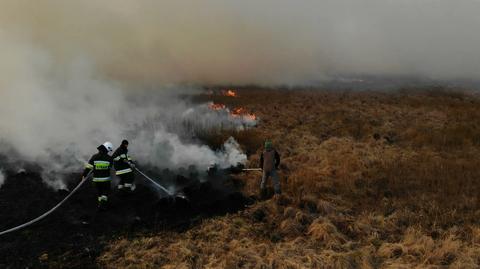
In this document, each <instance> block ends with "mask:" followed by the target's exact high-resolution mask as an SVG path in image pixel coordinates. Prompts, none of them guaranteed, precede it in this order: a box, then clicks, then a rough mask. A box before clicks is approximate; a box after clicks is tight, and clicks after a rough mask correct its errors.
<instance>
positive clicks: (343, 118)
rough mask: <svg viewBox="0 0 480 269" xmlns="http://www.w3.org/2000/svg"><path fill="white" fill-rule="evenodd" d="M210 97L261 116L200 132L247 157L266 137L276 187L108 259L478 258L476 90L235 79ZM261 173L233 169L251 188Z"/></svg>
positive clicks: (430, 261) (169, 263)
mask: <svg viewBox="0 0 480 269" xmlns="http://www.w3.org/2000/svg"><path fill="white" fill-rule="evenodd" d="M211 98H213V99H214V100H213V101H214V102H216V103H222V104H225V105H226V106H228V107H245V108H246V109H247V111H251V113H255V115H257V116H258V117H260V118H261V119H262V120H261V122H260V124H259V125H258V126H257V127H255V128H253V129H249V130H247V131H243V132H242V131H222V132H215V133H213V132H212V133H206V134H203V136H202V135H200V136H201V139H202V140H203V141H207V142H208V143H209V144H210V145H212V146H215V145H216V144H219V143H221V142H223V141H224V139H225V137H227V136H230V135H233V136H234V137H235V138H236V139H237V141H239V143H240V144H241V145H242V147H244V149H246V150H247V151H248V152H249V153H250V154H249V164H250V166H252V167H253V166H256V165H257V163H258V153H260V147H261V144H262V141H263V139H265V138H270V139H272V140H273V142H274V144H275V145H276V147H277V149H278V151H279V152H280V153H281V154H282V165H281V178H282V185H283V193H284V194H283V195H281V196H279V197H275V198H274V199H271V200H266V201H258V202H257V203H256V204H254V205H253V206H252V207H250V208H248V209H246V210H244V211H242V212H240V213H235V214H230V215H227V216H223V217H216V218H214V219H209V220H205V221H203V222H202V223H201V224H200V225H198V226H197V227H194V228H192V229H190V230H189V231H187V232H184V233H172V232H167V231H166V232H161V233H159V234H157V235H154V236H148V237H141V238H135V239H127V238H123V239H119V240H116V241H114V242H112V243H111V244H110V247H109V248H107V250H106V251H105V252H104V253H103V254H102V255H101V257H100V258H99V262H100V263H101V264H103V265H104V266H105V267H107V268H412V267H417V268H444V267H451V268H478V267H480V258H479V257H480V223H479V222H478V220H479V219H480V209H479V203H480V201H479V198H480V196H479V193H480V182H479V181H478V179H479V178H480V170H479V169H478V167H479V166H480V157H479V156H480V150H479V148H478V146H479V145H480V110H479V109H478V108H479V107H480V99H478V97H476V96H474V95H473V94H469V93H465V92H461V91H450V90H445V89H435V91H432V90H430V89H415V90H401V91H396V92H391V93H384V92H338V91H337V92H330V91H316V90H304V91H300V90H298V91H274V90H266V89H255V90H250V89H241V90H238V92H236V98H232V97H230V96H225V95H215V96H211ZM219 141H220V142H219ZM259 179H260V174H258V173H256V172H252V173H249V174H242V175H239V176H238V180H241V181H242V182H243V191H244V193H245V194H247V195H256V194H257V192H258V185H259Z"/></svg>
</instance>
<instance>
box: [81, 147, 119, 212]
mask: <svg viewBox="0 0 480 269" xmlns="http://www.w3.org/2000/svg"><path fill="white" fill-rule="evenodd" d="M97 149H98V153H97V154H95V155H93V156H92V157H91V158H90V160H89V161H88V163H87V164H85V170H84V171H83V177H86V176H87V175H88V174H89V173H90V171H92V170H93V180H92V181H93V184H94V185H95V187H96V188H97V191H98V206H99V207H100V208H105V206H106V204H107V203H108V194H109V192H110V182H111V178H110V169H111V168H112V163H113V161H112V157H111V156H110V155H108V153H109V152H112V151H113V145H112V143H110V142H105V143H103V144H102V145H100V146H99V147H98V148H97Z"/></svg>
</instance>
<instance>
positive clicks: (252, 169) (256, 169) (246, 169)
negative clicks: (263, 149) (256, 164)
mask: <svg viewBox="0 0 480 269" xmlns="http://www.w3.org/2000/svg"><path fill="white" fill-rule="evenodd" d="M242 171H263V169H262V168H244V169H242Z"/></svg>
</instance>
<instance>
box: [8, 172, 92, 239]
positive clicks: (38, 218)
mask: <svg viewBox="0 0 480 269" xmlns="http://www.w3.org/2000/svg"><path fill="white" fill-rule="evenodd" d="M91 173H92V171H90V173H88V175H87V176H86V177H84V178H83V179H82V181H80V183H78V185H77V186H76V187H75V189H73V191H71V192H70V193H69V194H68V195H67V197H65V198H63V200H62V201H61V202H60V203H58V204H57V205H56V206H55V207H53V208H52V209H50V210H49V211H47V212H45V213H43V215H41V216H39V217H37V218H35V219H33V220H31V221H29V222H26V223H24V224H22V225H18V226H16V227H13V228H11V229H8V230H5V231H3V232H0V236H2V235H4V234H8V233H11V232H14V231H17V230H20V229H22V228H25V227H27V226H29V225H32V224H34V223H35V222H38V221H40V220H42V219H44V218H45V217H46V216H48V215H50V214H51V213H52V212H53V211H55V210H56V209H57V208H59V207H60V206H61V205H62V204H63V203H65V202H66V201H67V200H68V199H69V198H70V197H71V196H72V195H73V194H74V193H75V192H76V191H77V190H78V189H79V188H80V187H81V186H82V185H83V183H85V181H87V179H88V177H89V176H90V174H91Z"/></svg>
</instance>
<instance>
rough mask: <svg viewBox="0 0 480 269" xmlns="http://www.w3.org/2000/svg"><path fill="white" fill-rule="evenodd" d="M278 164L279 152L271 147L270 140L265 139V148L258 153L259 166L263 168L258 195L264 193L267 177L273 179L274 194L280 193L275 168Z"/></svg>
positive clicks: (263, 194)
mask: <svg viewBox="0 0 480 269" xmlns="http://www.w3.org/2000/svg"><path fill="white" fill-rule="evenodd" d="M279 165H280V154H278V152H277V151H276V150H275V149H274V148H273V144H272V141H270V140H267V141H265V150H264V151H263V152H262V154H261V155H260V168H261V169H262V170H263V175H262V181H261V183H260V195H261V196H262V197H265V195H266V187H265V185H266V182H267V180H268V178H269V177H271V178H272V180H273V189H274V191H275V194H280V193H281V190H280V179H279V177H278V173H277V169H278V166H279Z"/></svg>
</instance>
